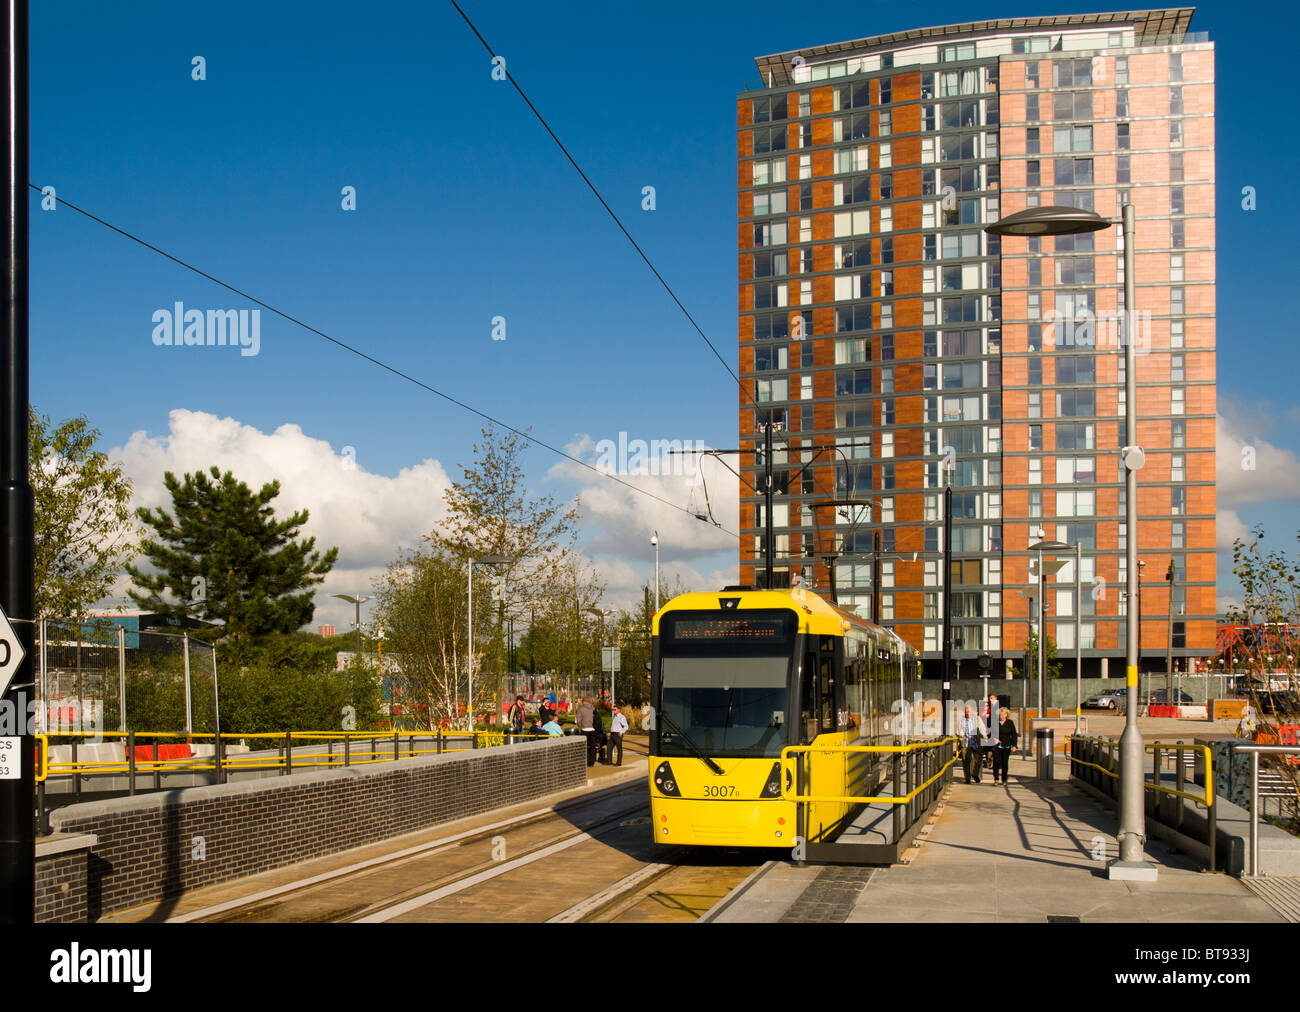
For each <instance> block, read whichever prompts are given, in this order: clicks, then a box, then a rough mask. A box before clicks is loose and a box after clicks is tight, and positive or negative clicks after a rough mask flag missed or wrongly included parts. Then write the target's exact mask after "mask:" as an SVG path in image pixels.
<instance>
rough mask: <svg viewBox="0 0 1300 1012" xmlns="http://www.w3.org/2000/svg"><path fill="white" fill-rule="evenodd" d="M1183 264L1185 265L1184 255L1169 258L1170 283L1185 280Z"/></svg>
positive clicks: (1174, 255)
mask: <svg viewBox="0 0 1300 1012" xmlns="http://www.w3.org/2000/svg"><path fill="white" fill-rule="evenodd" d="M1183 264H1184V259H1183V254H1182V253H1174V254H1173V255H1172V256H1170V258H1169V280H1170V281H1182V280H1184V278H1183Z"/></svg>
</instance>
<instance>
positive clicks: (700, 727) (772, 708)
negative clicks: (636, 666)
mask: <svg viewBox="0 0 1300 1012" xmlns="http://www.w3.org/2000/svg"><path fill="white" fill-rule="evenodd" d="M789 678H790V655H789V654H776V655H769V656H762V655H754V654H750V655H748V656H666V657H663V658H662V659H661V685H662V706H663V713H664V715H665V716H666V717H667V718H668V719H667V720H665V721H661V722H660V725H659V750H660V752H661V753H662V754H663V755H691V754H693V752H692V751H691V748H690V745H694V746H695V748H697V749H699V750H700V751H702V752H704V753H706V754H708V755H720V756H777V755H780V752H781V747H782V745H784V744H785V741H786V727H785V722H786V720H787V713H786V710H787V707H788V705H789V698H790V689H789ZM683 735H684V736H685V737H686V738H688V739H689V744H688V743H687V742H685V741H683V740H682V738H683Z"/></svg>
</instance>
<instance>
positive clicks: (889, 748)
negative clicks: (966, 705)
mask: <svg viewBox="0 0 1300 1012" xmlns="http://www.w3.org/2000/svg"><path fill="white" fill-rule="evenodd" d="M949 742H953V743H956V742H957V739H956V738H941V739H939V740H938V741H927V742H917V743H915V744H912V745H787V746H786V747H785V748H783V749H782V750H781V768H782V770H783V771H784V770H785V769H786V768H787V764H788V763H790V762H791V761H792V760H793V758H794V757H795V756H796V755H800V754H806V753H811V752H819V753H820V752H827V753H841V752H842V753H866V754H872V755H888V754H890V753H893V754H896V755H903V754H909V753H915V752H921V751H924V750H926V749H935V748H940V747H942V746H943V745H946V744H948V743H949ZM956 761H957V755H956V752H955V750H954V754H953V757H952V758H951V759H949V760H948V761H947V762H946V763H944V764H943V766H942V767H941V768H940V769H939V771H938V772H937V773H935V774H934V776H932V777H930V779H928V780H926V781H925V783H923V784H919V785H918V786H916V787H914V788H913V789H912V790H911V791H909V792H908V793H907V794H900V795H898V796H894V795H888V796H885V797H871V796H867V795H857V794H827V795H807V794H798V793H791V792H790V790H789V787H788V786H787V784H786V779H787V778H786V777H782V778H781V797H782V798H783V799H784V800H786V801H796V802H814V803H818V804H821V803H826V804H844V805H874V804H888V805H905V804H907V803H908V802H909V801H911V800H912V799H913V798H915V797H916V796H917V795H918V794H920V793H921V792H922V791H923V790H925V789H926V788H927V787H929V786H930V785H931V784H933V783H934V782H935V781H936V780H938V779H939V778H940V777H942V776H943V775H944V774H945V773H947V772H948V770H949V769H950V768H951V767H952V765H953V764H954V763H955V762H956ZM790 779H791V782H792V783H793V777H791V778H790Z"/></svg>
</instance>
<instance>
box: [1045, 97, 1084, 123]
mask: <svg viewBox="0 0 1300 1012" xmlns="http://www.w3.org/2000/svg"><path fill="white" fill-rule="evenodd" d="M1031 97H1034V98H1037V96H1031ZM1052 119H1053V120H1055V121H1056V122H1058V123H1060V122H1065V121H1069V120H1078V121H1080V122H1084V123H1088V122H1091V121H1092V92H1090V91H1057V92H1053V93H1052Z"/></svg>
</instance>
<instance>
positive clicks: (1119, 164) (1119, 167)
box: [1115, 155, 1132, 183]
mask: <svg viewBox="0 0 1300 1012" xmlns="http://www.w3.org/2000/svg"><path fill="white" fill-rule="evenodd" d="M1115 182H1117V183H1129V182H1132V178H1131V172H1130V170H1129V156H1128V155H1118V156H1116V158H1115Z"/></svg>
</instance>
